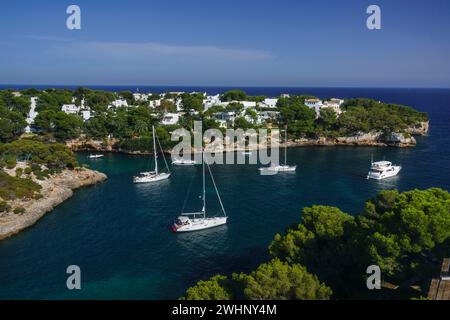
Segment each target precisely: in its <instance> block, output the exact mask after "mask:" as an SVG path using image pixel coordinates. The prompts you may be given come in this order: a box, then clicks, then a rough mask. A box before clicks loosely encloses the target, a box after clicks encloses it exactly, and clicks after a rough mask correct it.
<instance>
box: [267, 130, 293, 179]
mask: <svg viewBox="0 0 450 320" xmlns="http://www.w3.org/2000/svg"><path fill="white" fill-rule="evenodd" d="M285 132H286V133H285V134H286V138H285V143H284V165H277V166H270V167H262V168H259V171H261V172H264V171H266V172H269V173H271V174H275V173H278V172H295V171H296V170H297V166H289V165H288V164H287V140H288V139H287V128H286V131H285Z"/></svg>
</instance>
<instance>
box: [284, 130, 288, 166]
mask: <svg viewBox="0 0 450 320" xmlns="http://www.w3.org/2000/svg"><path fill="white" fill-rule="evenodd" d="M285 136H286V139H285V140H284V165H285V166H287V140H288V136H287V125H286V128H285Z"/></svg>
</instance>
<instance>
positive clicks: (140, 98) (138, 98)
mask: <svg viewBox="0 0 450 320" xmlns="http://www.w3.org/2000/svg"><path fill="white" fill-rule="evenodd" d="M148 96H149V95H148V94H145V93H133V97H134V101H139V102H145V101H148Z"/></svg>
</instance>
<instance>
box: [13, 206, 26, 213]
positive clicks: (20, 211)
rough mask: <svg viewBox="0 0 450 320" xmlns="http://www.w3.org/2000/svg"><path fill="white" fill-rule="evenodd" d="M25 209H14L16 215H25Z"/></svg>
mask: <svg viewBox="0 0 450 320" xmlns="http://www.w3.org/2000/svg"><path fill="white" fill-rule="evenodd" d="M25 211H26V210H25V208H22V207H18V208H15V209H14V211H13V212H14V214H24V213H25Z"/></svg>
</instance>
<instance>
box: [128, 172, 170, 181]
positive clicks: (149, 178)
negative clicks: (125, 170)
mask: <svg viewBox="0 0 450 320" xmlns="http://www.w3.org/2000/svg"><path fill="white" fill-rule="evenodd" d="M169 177H170V173H160V174H158V175H151V176H144V177H134V179H133V182H134V183H135V184H141V183H153V182H158V181H162V180H167V179H169Z"/></svg>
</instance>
